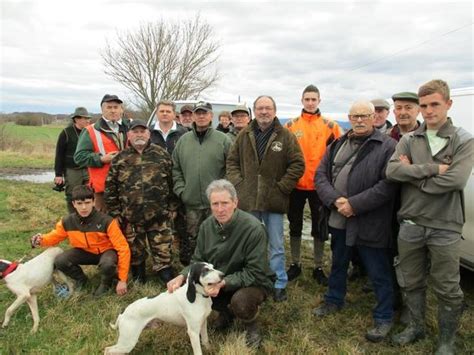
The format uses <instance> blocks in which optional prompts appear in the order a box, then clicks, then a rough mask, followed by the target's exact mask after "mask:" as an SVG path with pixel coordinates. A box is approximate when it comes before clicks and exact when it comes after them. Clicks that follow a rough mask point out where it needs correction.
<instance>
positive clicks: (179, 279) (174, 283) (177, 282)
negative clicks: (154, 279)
mask: <svg viewBox="0 0 474 355" xmlns="http://www.w3.org/2000/svg"><path fill="white" fill-rule="evenodd" d="M184 280H186V278H185V277H184V276H183V275H178V276H176V277H175V278H174V279H173V280H171V281H168V283H167V284H166V288H167V289H168V292H169V293H173V292H174V291H176V290H177V289H178V288H180V287H181V285H182V284H183V283H184Z"/></svg>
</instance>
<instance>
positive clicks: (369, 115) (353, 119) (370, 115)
mask: <svg viewBox="0 0 474 355" xmlns="http://www.w3.org/2000/svg"><path fill="white" fill-rule="evenodd" d="M373 115H374V114H373V113H366V114H363V115H349V119H350V120H351V121H358V120H359V118H360V119H361V120H362V121H367V120H368V119H369V118H371V117H372V116H373Z"/></svg>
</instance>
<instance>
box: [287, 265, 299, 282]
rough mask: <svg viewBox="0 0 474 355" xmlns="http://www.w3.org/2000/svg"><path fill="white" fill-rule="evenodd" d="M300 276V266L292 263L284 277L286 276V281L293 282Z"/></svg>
mask: <svg viewBox="0 0 474 355" xmlns="http://www.w3.org/2000/svg"><path fill="white" fill-rule="evenodd" d="M300 274H301V266H300V265H298V264H296V263H293V264H291V265H290V267H289V268H288V270H287V271H286V275H287V276H288V281H293V280H294V279H296V278H297V277H298V276H300Z"/></svg>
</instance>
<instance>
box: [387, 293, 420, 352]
mask: <svg viewBox="0 0 474 355" xmlns="http://www.w3.org/2000/svg"><path fill="white" fill-rule="evenodd" d="M404 300H405V302H406V306H407V307H408V310H409V312H410V322H409V323H408V326H407V327H406V328H405V329H404V330H403V331H402V332H401V333H398V334H396V335H394V336H393V337H392V341H393V343H395V344H396V345H406V344H410V343H414V342H415V341H417V340H418V339H422V338H424V337H425V309H426V292H425V291H424V290H421V291H419V290H418V291H411V292H405V297H404Z"/></svg>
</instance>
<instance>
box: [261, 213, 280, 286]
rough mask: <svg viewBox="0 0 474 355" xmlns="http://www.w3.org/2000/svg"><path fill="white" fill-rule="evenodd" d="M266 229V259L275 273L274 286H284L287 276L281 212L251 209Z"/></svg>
mask: <svg viewBox="0 0 474 355" xmlns="http://www.w3.org/2000/svg"><path fill="white" fill-rule="evenodd" d="M252 214H253V215H254V216H255V217H257V218H258V219H259V220H260V221H261V222H263V224H265V228H266V229H267V234H268V259H269V260H270V269H271V270H272V271H273V272H274V273H275V275H276V281H275V285H274V287H275V288H285V287H286V284H287V283H288V276H287V275H286V270H285V246H284V239H283V215H282V214H281V213H272V212H262V211H252Z"/></svg>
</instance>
